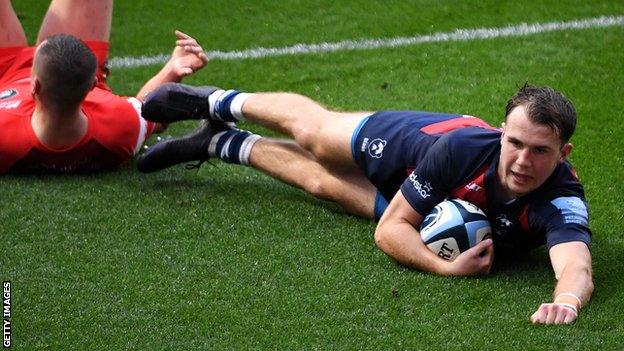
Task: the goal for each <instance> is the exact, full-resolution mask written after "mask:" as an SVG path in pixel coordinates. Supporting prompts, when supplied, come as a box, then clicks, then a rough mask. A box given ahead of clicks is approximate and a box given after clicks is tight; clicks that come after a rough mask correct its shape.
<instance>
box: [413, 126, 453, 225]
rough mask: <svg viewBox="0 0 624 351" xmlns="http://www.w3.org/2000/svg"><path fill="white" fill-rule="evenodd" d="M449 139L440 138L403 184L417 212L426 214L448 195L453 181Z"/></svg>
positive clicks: (422, 214)
mask: <svg viewBox="0 0 624 351" xmlns="http://www.w3.org/2000/svg"><path fill="white" fill-rule="evenodd" d="M451 168H452V166H451V153H450V147H449V143H448V139H447V138H445V137H442V138H440V139H438V141H436V142H435V143H434V144H433V145H432V146H431V149H430V150H429V151H428V152H427V154H426V155H425V157H424V158H423V159H422V161H421V162H420V164H419V165H418V166H417V167H416V168H415V169H414V171H413V172H412V173H411V174H410V175H409V176H408V177H407V179H405V181H404V182H403V184H402V185H401V193H402V194H403V196H404V197H405V199H406V200H407V202H408V203H409V204H410V205H411V206H412V208H413V209H414V210H416V212H418V213H419V214H420V215H421V216H423V217H424V216H426V215H427V214H428V213H429V212H431V209H433V208H434V207H435V206H436V205H437V204H438V203H440V202H441V201H443V200H444V199H445V198H446V196H448V194H449V192H450V189H451V187H450V186H449V185H450V184H452V183H453V182H452V181H451V179H450V177H451V175H452V173H451Z"/></svg>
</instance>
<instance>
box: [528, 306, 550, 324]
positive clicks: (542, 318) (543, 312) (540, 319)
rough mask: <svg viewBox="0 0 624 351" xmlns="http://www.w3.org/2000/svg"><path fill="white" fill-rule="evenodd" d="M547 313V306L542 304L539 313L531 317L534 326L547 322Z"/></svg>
mask: <svg viewBox="0 0 624 351" xmlns="http://www.w3.org/2000/svg"><path fill="white" fill-rule="evenodd" d="M547 313H548V310H547V306H546V304H541V305H540V306H539V308H538V309H537V311H535V313H533V315H532V316H531V322H533V324H541V323H544V322H546V316H547Z"/></svg>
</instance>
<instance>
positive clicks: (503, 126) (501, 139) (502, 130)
mask: <svg viewBox="0 0 624 351" xmlns="http://www.w3.org/2000/svg"><path fill="white" fill-rule="evenodd" d="M500 131H501V133H502V134H501V138H500V143H501V145H503V137H504V136H505V122H503V123H501V127H500Z"/></svg>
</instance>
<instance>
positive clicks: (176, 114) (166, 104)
mask: <svg viewBox="0 0 624 351" xmlns="http://www.w3.org/2000/svg"><path fill="white" fill-rule="evenodd" d="M218 89H219V88H217V87H210V86H205V87H194V86H190V85H185V84H180V83H166V84H163V85H161V86H159V87H158V88H156V89H155V90H154V91H152V92H151V93H149V94H147V97H146V98H145V102H144V103H143V108H142V112H141V114H142V115H143V118H145V119H147V120H148V121H153V122H159V123H171V122H176V121H182V120H187V119H208V118H209V117H210V115H209V106H208V96H209V95H210V94H212V93H213V92H215V91H216V90H218Z"/></svg>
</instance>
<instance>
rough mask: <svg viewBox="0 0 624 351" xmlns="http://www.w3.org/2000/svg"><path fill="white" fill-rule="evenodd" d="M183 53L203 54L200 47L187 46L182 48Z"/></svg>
mask: <svg viewBox="0 0 624 351" xmlns="http://www.w3.org/2000/svg"><path fill="white" fill-rule="evenodd" d="M184 51H186V52H190V53H193V54H199V53H202V52H204V50H203V49H202V48H201V47H200V46H189V45H187V46H184Z"/></svg>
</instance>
